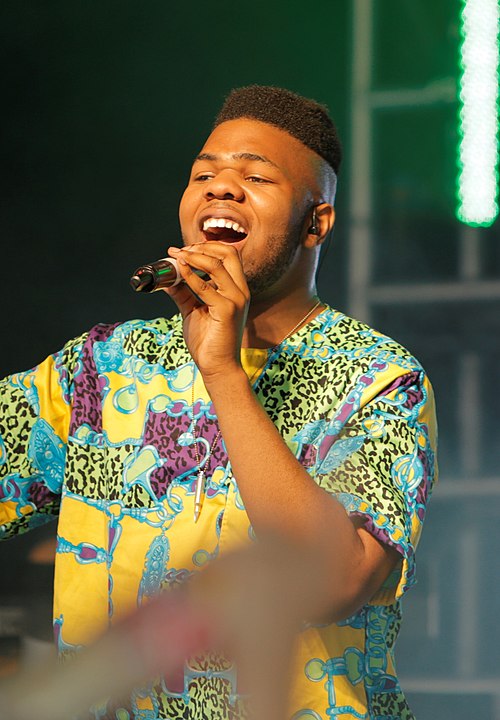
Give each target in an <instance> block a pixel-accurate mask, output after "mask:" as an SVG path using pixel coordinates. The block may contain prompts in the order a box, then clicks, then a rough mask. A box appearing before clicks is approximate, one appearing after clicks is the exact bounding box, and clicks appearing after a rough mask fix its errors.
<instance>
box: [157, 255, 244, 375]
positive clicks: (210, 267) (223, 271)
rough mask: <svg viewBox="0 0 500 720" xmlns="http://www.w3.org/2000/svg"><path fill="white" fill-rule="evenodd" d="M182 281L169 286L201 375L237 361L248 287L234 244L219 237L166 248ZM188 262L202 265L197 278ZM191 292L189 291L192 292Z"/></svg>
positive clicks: (237, 362) (187, 341) (223, 368)
mask: <svg viewBox="0 0 500 720" xmlns="http://www.w3.org/2000/svg"><path fill="white" fill-rule="evenodd" d="M169 254H170V255H171V256H172V257H174V258H175V259H176V260H177V261H178V263H179V271H180V273H181V275H182V277H183V279H184V281H185V284H180V285H177V286H175V287H173V288H168V289H167V290H166V292H167V293H168V294H169V295H170V297H171V298H172V299H173V300H174V302H175V303H176V305H177V307H178V308H179V311H180V313H181V315H182V317H183V320H184V338H185V340H186V344H187V346H188V348H189V352H190V353H191V355H192V357H193V360H194V361H195V363H196V365H197V366H198V368H199V369H200V371H201V373H202V375H203V376H204V377H211V376H215V375H217V374H219V373H221V374H222V373H224V374H225V373H227V372H228V370H230V369H231V368H235V367H238V368H239V367H241V365H240V348H241V339H242V335H243V330H244V327H245V322H246V317H247V311H248V304H249V301H250V292H249V289H248V285H247V283H246V280H245V275H244V273H243V268H242V265H241V261H240V257H239V255H238V252H237V250H235V248H233V247H231V245H229V244H227V243H223V242H204V243H199V244H196V245H190V246H188V247H186V248H183V249H182V250H180V249H177V248H170V249H169ZM192 268H196V269H198V270H203V271H204V272H205V273H206V274H207V275H208V276H209V279H202V278H200V277H199V276H198V275H197V274H196V273H195V272H193V269H192ZM193 293H194V294H193Z"/></svg>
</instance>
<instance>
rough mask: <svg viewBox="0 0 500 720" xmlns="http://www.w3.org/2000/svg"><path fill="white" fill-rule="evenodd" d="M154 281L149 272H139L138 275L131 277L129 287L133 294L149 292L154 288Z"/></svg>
mask: <svg viewBox="0 0 500 720" xmlns="http://www.w3.org/2000/svg"><path fill="white" fill-rule="evenodd" d="M154 283H155V279H154V277H153V274H152V273H150V272H147V271H146V272H141V274H140V275H138V274H136V275H132V277H131V278H130V285H131V286H132V287H133V289H134V290H135V292H151V290H153V288H154Z"/></svg>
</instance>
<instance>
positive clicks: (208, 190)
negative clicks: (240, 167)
mask: <svg viewBox="0 0 500 720" xmlns="http://www.w3.org/2000/svg"><path fill="white" fill-rule="evenodd" d="M204 191H205V197H206V198H207V200H212V199H214V198H217V199H218V200H236V201H237V202H241V201H242V200H243V199H244V197H245V192H244V190H243V186H242V184H241V181H240V178H239V176H238V174H237V173H236V172H234V171H232V170H229V169H226V170H222V172H219V173H217V175H214V177H213V178H211V179H210V180H208V181H207V182H206V183H205V184H204Z"/></svg>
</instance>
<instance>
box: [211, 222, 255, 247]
mask: <svg viewBox="0 0 500 720" xmlns="http://www.w3.org/2000/svg"><path fill="white" fill-rule="evenodd" d="M202 231H203V234H204V236H205V238H206V239H207V240H218V241H222V242H230V243H234V242H238V241H239V240H244V239H245V238H246V236H247V235H248V231H247V230H246V229H245V228H244V227H243V226H242V225H240V224H239V223H237V222H235V221H234V220H227V219H225V218H207V219H206V220H205V221H204V222H203V226H202Z"/></svg>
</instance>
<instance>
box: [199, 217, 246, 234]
mask: <svg viewBox="0 0 500 720" xmlns="http://www.w3.org/2000/svg"><path fill="white" fill-rule="evenodd" d="M215 227H220V228H223V227H225V228H228V229H230V230H234V231H235V232H238V233H241V234H242V235H246V234H247V231H246V230H245V228H243V227H241V225H238V223H237V222H233V221H232V220H225V219H224V218H208V220H205V222H204V223H203V230H208V229H209V228H215Z"/></svg>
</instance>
